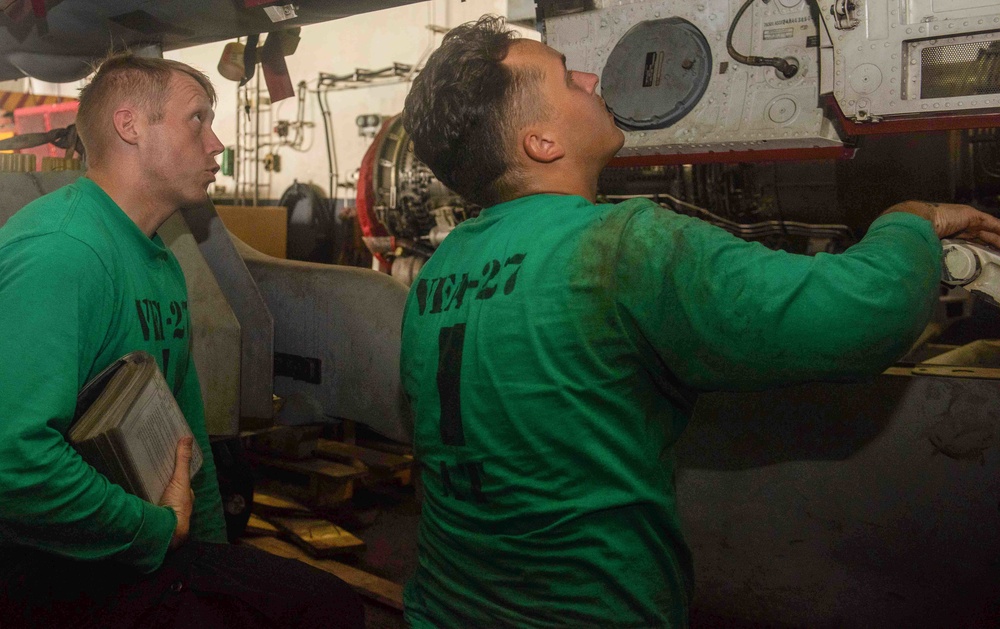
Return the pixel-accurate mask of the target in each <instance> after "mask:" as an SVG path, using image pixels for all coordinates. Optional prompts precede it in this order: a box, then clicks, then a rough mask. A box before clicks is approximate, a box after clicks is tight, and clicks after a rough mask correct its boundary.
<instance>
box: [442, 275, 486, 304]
mask: <svg viewBox="0 0 1000 629" xmlns="http://www.w3.org/2000/svg"><path fill="white" fill-rule="evenodd" d="M477 286H479V282H477V281H475V280H471V281H470V280H469V274H468V273H462V281H461V282H459V284H458V288H457V289H455V290H453V291H451V300H450V301H449V302H448V305H447V306H445V308H444V309H445V310H451V307H452V306H454V307H455V309H456V310H457V309H459V308H461V307H462V301H463V300H464V299H465V291H467V290H468V289H470V288H475V287H477Z"/></svg>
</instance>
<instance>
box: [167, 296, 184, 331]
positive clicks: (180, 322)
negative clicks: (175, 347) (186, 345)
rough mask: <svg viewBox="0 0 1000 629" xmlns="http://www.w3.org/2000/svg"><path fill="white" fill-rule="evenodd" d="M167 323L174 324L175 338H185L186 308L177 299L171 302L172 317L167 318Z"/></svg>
mask: <svg viewBox="0 0 1000 629" xmlns="http://www.w3.org/2000/svg"><path fill="white" fill-rule="evenodd" d="M167 323H169V324H172V325H173V326H174V338H175V339H182V338H184V330H185V326H186V325H187V324H186V320H185V318H184V309H183V308H182V306H181V304H180V303H178V302H176V301H172V302H170V318H169V319H167Z"/></svg>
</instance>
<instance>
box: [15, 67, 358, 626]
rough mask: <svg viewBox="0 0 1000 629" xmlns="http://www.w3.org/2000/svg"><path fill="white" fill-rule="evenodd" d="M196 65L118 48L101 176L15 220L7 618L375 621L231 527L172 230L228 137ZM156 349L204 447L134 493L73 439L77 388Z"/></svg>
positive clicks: (106, 97)
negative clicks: (231, 536)
mask: <svg viewBox="0 0 1000 629" xmlns="http://www.w3.org/2000/svg"><path fill="white" fill-rule="evenodd" d="M214 104H215V91H214V90H213V89H212V85H211V83H209V81H208V79H207V78H206V77H205V76H204V75H203V74H201V73H200V72H198V71H197V70H194V69H193V68H190V67H189V66H186V65H184V64H181V63H177V62H174V61H167V60H162V59H142V58H138V57H133V56H131V55H119V56H114V57H111V58H109V59H108V60H106V61H105V62H104V63H103V64H102V65H101V67H100V69H99V70H98V72H97V74H96V75H95V76H94V78H93V80H92V81H91V82H90V84H89V85H88V86H87V87H86V88H84V90H83V91H82V93H81V95H80V107H79V113H78V115H77V128H78V130H79V133H80V137H81V139H82V140H83V143H84V145H85V146H86V149H87V152H88V170H87V176H86V177H82V178H80V179H79V180H78V181H76V182H75V183H73V184H71V185H69V186H66V187H64V188H62V189H60V190H57V191H56V192H53V193H52V194H49V195H46V196H44V197H42V198H40V199H38V200H37V201H35V202H33V203H30V204H29V205H28V206H26V207H25V208H23V209H22V210H21V211H19V212H18V213H17V214H16V215H14V216H13V217H12V218H11V219H10V220H9V221H8V222H7V224H6V225H5V226H4V227H3V228H2V229H0V312H2V313H3V315H2V316H3V327H4V330H3V334H2V335H0V383H2V385H0V626H3V627H5V628H6V627H21V626H28V627H72V626H102V627H104V626H115V627H133V626H135V627H138V626H164V627H175V626H176V627H194V626H198V627H222V626H239V627H279V626H280V627H288V626H299V627H314V626H315V627H319V626H323V627H329V626H337V627H362V626H363V608H362V607H361V605H360V601H359V600H358V599H357V596H356V595H355V594H354V593H353V592H352V591H351V590H350V589H349V588H348V587H347V586H346V585H345V584H344V583H343V582H341V581H340V580H339V579H336V578H334V577H331V576H330V575H327V574H326V573H323V572H320V571H318V570H314V569H312V568H309V567H308V566H305V565H304V564H301V563H299V562H295V561H289V560H285V559H279V558H277V557H273V556H271V555H269V554H266V553H263V552H261V551H257V550H255V549H251V548H246V547H239V546H229V545H227V544H225V542H226V534H225V523H224V520H223V515H222V505H221V500H220V496H219V487H218V480H217V479H216V474H215V465H214V463H213V461H212V451H211V447H210V444H209V441H208V435H207V434H206V430H205V416H204V408H203V404H202V398H201V389H200V386H199V383H198V375H197V373H196V371H195V366H194V361H193V359H192V357H191V353H190V342H191V317H190V316H189V309H188V299H187V288H186V286H185V282H184V275H183V273H182V272H181V268H180V266H179V265H178V262H177V259H176V258H175V257H174V255H173V253H172V252H171V251H170V250H169V249H168V248H167V247H166V246H165V245H164V243H163V241H162V240H161V239H160V237H159V236H158V235H157V233H156V232H157V230H158V229H159V227H160V226H161V225H162V224H163V222H164V221H166V220H167V218H169V217H170V216H171V215H172V214H173V213H174V212H176V211H177V210H178V209H180V208H181V207H186V206H191V205H196V204H200V203H204V202H206V188H207V186H208V185H209V184H210V183H211V182H212V181H214V180H215V173H216V171H218V169H219V167H218V165H217V164H216V162H215V157H216V155H218V154H219V153H220V152H222V149H223V146H222V144H221V143H220V142H219V139H218V138H217V137H216V135H215V133H214V132H213V131H212V119H213V116H214V114H213V111H212V108H213V106H214ZM135 350H145V351H147V352H149V353H150V354H151V355H152V356H153V357H154V358H156V360H157V363H158V365H159V367H160V370H161V371H162V372H163V374H164V376H165V378H166V381H167V383H168V385H169V386H171V387H172V389H173V393H174V396H175V397H176V398H177V402H178V405H179V406H180V408H181V410H182V411H183V413H184V416H185V418H186V419H187V421H188V423H189V424H190V427H191V431H192V432H193V434H194V438H195V440H196V441H197V443H198V446H199V447H200V448H201V451H202V453H203V455H204V463H203V465H202V467H201V470H200V471H199V472H198V473H197V474H196V475H195V476H194V477H193V478H192V477H191V476H190V465H189V464H190V460H191V451H192V442H191V440H190V439H185V440H182V441H181V443H180V444H178V449H177V457H176V466H175V471H174V475H173V478H172V479H171V482H170V485H169V486H168V488H167V490H166V491H165V492H164V495H163V497H162V499H161V500H160V504H155V505H154V504H150V503H148V502H145V501H143V500H141V499H139V498H137V497H136V496H133V495H131V494H127V493H125V491H124V490H123V489H122V488H121V487H118V486H117V485H113V484H111V483H110V482H109V481H108V480H107V478H105V477H104V476H102V475H101V474H99V473H97V472H96V471H95V470H94V469H93V468H92V467H91V466H89V465H87V464H86V463H85V462H84V461H83V459H82V458H81V457H80V456H79V454H77V453H76V451H75V450H73V448H72V447H71V446H70V445H69V443H68V442H67V441H66V439H65V435H66V432H67V429H68V427H69V424H70V421H71V420H72V418H73V414H74V409H75V404H76V396H77V392H78V391H79V390H80V388H81V387H82V386H83V385H84V384H85V383H86V382H87V381H89V380H90V379H91V378H93V377H94V376H95V375H96V374H97V373H99V372H100V371H101V370H103V369H104V368H105V367H106V366H108V365H109V364H110V363H112V362H113V361H115V360H116V359H118V358H119V357H121V356H123V355H125V354H127V353H129V352H132V351H135Z"/></svg>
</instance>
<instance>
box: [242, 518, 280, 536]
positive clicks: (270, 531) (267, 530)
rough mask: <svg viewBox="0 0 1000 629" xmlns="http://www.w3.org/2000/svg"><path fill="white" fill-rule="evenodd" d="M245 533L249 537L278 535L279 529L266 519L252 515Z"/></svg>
mask: <svg viewBox="0 0 1000 629" xmlns="http://www.w3.org/2000/svg"><path fill="white" fill-rule="evenodd" d="M245 531H246V534H247V535H277V534H278V527H276V526H275V525H273V524H271V523H270V522H268V521H267V520H265V519H264V518H262V517H260V516H258V515H256V514H253V513H251V514H250V520H249V521H248V522H247V527H246V529H245Z"/></svg>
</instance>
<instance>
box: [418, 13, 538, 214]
mask: <svg viewBox="0 0 1000 629" xmlns="http://www.w3.org/2000/svg"><path fill="white" fill-rule="evenodd" d="M516 39H517V33H516V32H514V31H511V30H509V29H507V28H506V23H505V21H504V19H503V18H502V17H497V16H491V15H484V16H483V17H481V18H479V21H477V22H468V23H466V24H462V25H461V26H458V27H456V28H454V29H452V30H451V31H449V32H448V34H447V35H445V38H444V41H443V42H442V43H441V47H440V48H438V49H437V50H436V51H434V53H433V54H432V55H431V56H430V58H429V59H428V60H427V64H426V65H425V66H424V68H423V70H421V71H420V74H419V75H417V78H416V79H415V80H414V81H413V87H412V88H411V89H410V93H409V94H408V95H407V97H406V105H405V107H404V108H403V127H404V128H405V129H406V132H407V133H408V134H409V135H410V138H411V139H412V140H413V150H414V152H415V153H416V155H417V157H418V158H420V160H421V161H423V162H424V163H425V164H427V165H428V166H429V167H430V169H431V170H432V171H433V172H434V175H435V176H436V177H437V178H438V179H440V180H441V181H442V183H444V184H445V185H446V186H448V187H449V188H451V189H452V190H454V191H455V192H457V193H458V194H460V195H462V196H463V197H464V198H465V199H466V200H468V201H470V202H472V203H477V204H479V205H482V206H484V207H487V206H490V205H494V204H496V203H499V202H501V201H506V200H508V199H509V198H510V196H511V194H512V193H514V191H515V184H516V183H517V178H518V176H519V173H518V172H517V170H516V169H515V168H514V167H513V164H512V159H511V157H512V152H513V151H512V149H513V142H514V139H515V133H516V132H517V130H518V129H519V128H520V127H521V126H523V125H524V124H526V123H528V122H531V121H533V120H535V119H538V118H539V117H541V116H542V115H544V111H545V106H544V103H543V102H542V99H541V95H540V94H539V91H540V90H539V88H538V83H539V81H540V79H541V76H542V75H541V72H539V71H532V70H525V69H514V68H511V67H509V66H506V65H504V64H503V60H504V59H505V58H506V57H507V53H508V52H509V50H510V46H511V43H512V42H513V41H514V40H516Z"/></svg>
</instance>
